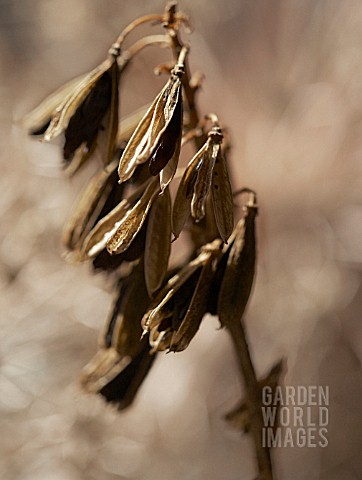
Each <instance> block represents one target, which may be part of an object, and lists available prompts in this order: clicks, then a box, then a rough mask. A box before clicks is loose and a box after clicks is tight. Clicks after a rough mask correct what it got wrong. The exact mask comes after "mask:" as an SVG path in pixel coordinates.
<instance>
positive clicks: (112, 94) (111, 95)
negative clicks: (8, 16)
mask: <svg viewBox="0 0 362 480" xmlns="http://www.w3.org/2000/svg"><path fill="white" fill-rule="evenodd" d="M119 55H120V49H119V46H118V45H114V46H113V47H112V48H111V49H110V51H109V57H108V58H107V59H106V60H105V61H104V62H102V63H101V64H100V65H99V66H97V67H96V68H95V69H94V70H92V71H91V72H89V73H87V74H85V75H82V76H80V77H77V78H76V79H74V80H72V81H71V82H69V83H67V84H66V85H65V86H64V87H62V88H60V89H59V90H57V91H56V92H55V93H54V94H53V95H51V96H50V97H48V98H47V99H45V100H44V101H43V102H42V103H41V104H40V105H39V106H38V107H37V108H35V109H34V110H33V111H32V112H30V113H29V114H28V115H27V116H26V117H25V118H24V119H23V122H22V123H23V126H24V127H25V128H27V129H28V130H29V132H30V134H31V135H42V138H43V140H44V141H47V142H48V141H51V140H53V139H54V138H55V137H57V136H58V135H60V134H62V133H64V136H65V143H64V147H63V158H64V161H65V165H66V166H67V167H68V168H69V170H70V171H71V173H74V172H75V171H76V170H77V169H78V168H79V167H80V166H81V165H82V164H83V163H84V162H85V161H86V160H87V159H88V158H89V157H90V156H91V155H92V153H93V152H94V150H95V148H96V146H97V145H98V146H100V145H99V144H100V143H101V142H100V141H99V134H100V132H102V135H103V134H104V135H105V136H106V137H107V139H106V142H104V149H102V150H103V151H102V152H101V156H102V159H103V161H104V163H105V164H108V163H109V162H110V161H111V160H112V157H113V154H114V148H115V142H116V137H117V130H118V85H119V77H120V74H119V73H120V72H119V67H118V63H117V58H118V57H119ZM106 116H107V117H108V118H107V119H105V117H106Z"/></svg>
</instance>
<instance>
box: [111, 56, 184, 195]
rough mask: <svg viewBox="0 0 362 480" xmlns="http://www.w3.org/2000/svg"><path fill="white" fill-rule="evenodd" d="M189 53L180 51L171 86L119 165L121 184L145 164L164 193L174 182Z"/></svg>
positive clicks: (157, 100)
mask: <svg viewBox="0 0 362 480" xmlns="http://www.w3.org/2000/svg"><path fill="white" fill-rule="evenodd" d="M186 52H187V50H186V49H183V50H182V51H181V53H180V56H179V60H178V63H177V64H176V65H175V67H174V68H173V69H172V71H171V76H170V78H169V80H168V82H167V83H166V85H165V86H164V88H163V89H162V90H161V92H160V93H159V94H158V95H157V96H156V98H155V100H154V101H153V102H152V104H151V106H150V108H149V109H148V111H147V112H146V114H145V116H144V117H143V119H142V120H141V122H140V123H139V125H138V127H137V128H136V130H135V131H134V133H133V135H132V137H131V139H130V141H129V142H128V144H127V147H126V148H125V150H124V152H123V155H122V157H121V159H120V162H119V167H118V174H119V179H120V182H124V181H126V180H128V179H129V178H131V176H132V175H133V173H134V171H135V169H136V167H137V165H139V164H141V163H146V162H148V165H149V170H150V174H151V175H153V176H156V175H158V174H160V186H161V191H163V190H164V189H165V188H166V187H167V185H168V184H169V183H170V181H171V180H172V178H173V176H174V174H175V172H176V168H177V163H178V157H179V153H180V146H181V136H182V91H181V77H182V75H183V73H184V64H183V62H184V57H185V55H186Z"/></svg>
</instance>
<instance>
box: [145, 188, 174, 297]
mask: <svg viewBox="0 0 362 480" xmlns="http://www.w3.org/2000/svg"><path fill="white" fill-rule="evenodd" d="M170 251H171V196H170V192H169V189H168V188H167V189H166V190H165V191H164V193H163V194H162V195H159V196H158V197H157V198H156V200H155V202H154V204H153V205H152V207H151V211H150V214H149V218H148V226H147V236H146V246H145V277H146V285H147V290H148V293H149V295H150V296H152V295H153V294H154V292H156V290H158V289H159V288H160V287H161V285H162V282H163V279H164V278H165V275H166V272H167V267H168V259H169V256H170Z"/></svg>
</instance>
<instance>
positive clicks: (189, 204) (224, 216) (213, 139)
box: [172, 115, 234, 243]
mask: <svg viewBox="0 0 362 480" xmlns="http://www.w3.org/2000/svg"><path fill="white" fill-rule="evenodd" d="M212 117H213V118H214V117H215V115H212ZM222 138H223V136H222V132H221V129H220V127H219V126H218V124H217V122H215V125H214V126H213V127H212V129H211V130H210V132H209V134H208V138H207V141H206V142H205V144H204V145H203V146H202V147H201V148H200V149H199V151H198V152H197V153H196V155H195V156H194V157H193V158H192V160H191V161H190V163H189V165H188V166H187V168H186V170H185V173H184V175H183V177H182V179H181V182H180V185H179V188H178V190H177V194H176V199H175V203H174V207H173V213H172V231H173V234H174V235H175V237H176V238H177V237H178V236H179V235H180V233H181V230H182V228H183V226H184V225H185V223H186V220H187V218H188V217H189V215H190V214H191V216H192V218H193V219H194V220H195V222H197V223H199V222H200V221H202V220H203V219H204V218H205V214H206V210H208V212H209V213H211V214H212V215H213V216H214V217H215V221H216V226H217V229H218V231H219V235H220V237H221V238H222V240H223V241H224V242H225V243H227V240H228V238H229V236H230V234H231V232H232V229H233V221H234V219H233V198H232V191H231V185H230V180H229V176H228V171H227V166H226V162H225V159H224V157H223V155H222V149H221V142H222ZM211 189H212V210H210V208H207V207H210V201H209V198H210V195H209V193H210V190H211ZM207 221H209V219H207Z"/></svg>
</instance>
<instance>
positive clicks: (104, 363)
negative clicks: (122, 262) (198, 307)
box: [81, 262, 155, 408]
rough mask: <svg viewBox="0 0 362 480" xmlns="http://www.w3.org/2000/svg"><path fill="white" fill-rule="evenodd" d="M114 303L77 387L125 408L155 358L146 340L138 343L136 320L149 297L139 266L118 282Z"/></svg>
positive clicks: (138, 324)
mask: <svg viewBox="0 0 362 480" xmlns="http://www.w3.org/2000/svg"><path fill="white" fill-rule="evenodd" d="M117 290H118V292H117V295H116V298H115V302H114V304H113V306H112V309H111V311H110V314H109V317H108V319H107V322H106V326H105V329H104V331H103V333H102V335H101V338H100V350H99V351H98V353H97V354H96V355H95V357H94V358H93V359H92V360H91V361H90V362H89V364H88V365H87V366H86V367H85V368H84V370H83V373H82V377H81V384H82V386H83V388H84V389H85V390H86V391H88V392H94V393H100V394H101V395H102V396H103V397H104V398H105V399H106V400H107V401H109V402H113V403H117V404H118V407H119V408H125V407H126V406H128V405H129V404H130V403H131V402H132V401H133V399H134V397H135V395H136V393H137V391H138V389H139V387H140V385H141V383H142V382H143V380H144V378H145V377H146V375H147V373H148V371H149V369H150V368H151V366H152V364H153V361H154V359H155V356H154V355H149V351H150V347H149V345H148V339H147V338H144V339H143V340H142V341H141V342H140V335H141V330H142V329H141V324H140V320H141V318H142V315H143V313H144V312H145V310H146V308H147V305H148V302H149V298H148V295H147V291H146V286H145V282H144V271H143V263H142V262H140V263H139V264H138V265H136V266H135V267H134V268H133V269H132V271H131V272H130V274H129V275H128V276H127V277H126V278H123V279H122V281H121V282H120V284H119V286H118V288H117Z"/></svg>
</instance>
